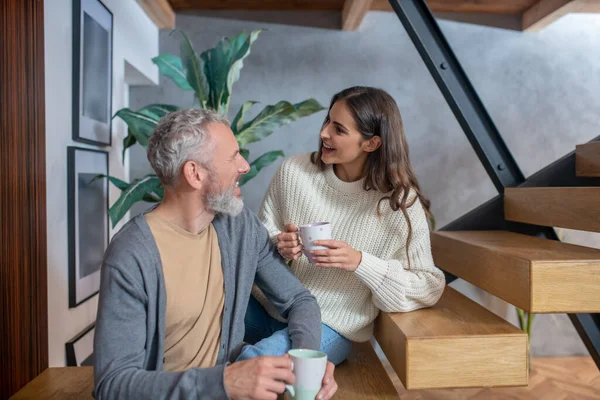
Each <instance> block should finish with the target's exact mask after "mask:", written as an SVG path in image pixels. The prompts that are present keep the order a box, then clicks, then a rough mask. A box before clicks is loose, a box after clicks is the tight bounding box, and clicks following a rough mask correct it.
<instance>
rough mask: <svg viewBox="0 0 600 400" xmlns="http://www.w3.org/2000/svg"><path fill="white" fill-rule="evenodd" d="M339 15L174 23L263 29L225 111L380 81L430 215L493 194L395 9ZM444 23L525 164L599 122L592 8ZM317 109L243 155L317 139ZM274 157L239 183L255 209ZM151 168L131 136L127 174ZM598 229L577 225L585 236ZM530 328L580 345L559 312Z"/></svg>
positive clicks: (197, 38)
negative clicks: (509, 23)
mask: <svg viewBox="0 0 600 400" xmlns="http://www.w3.org/2000/svg"><path fill="white" fill-rule="evenodd" d="M222 17H227V19H225V18H222ZM256 21H261V22H256ZM265 21H268V22H265ZM338 21H339V14H338V13H314V14H307V13H303V14H298V13H297V14H294V13H283V12H282V13H268V14H265V13H248V12H244V13H242V12H238V13H231V12H229V13H224V12H220V13H205V14H203V15H178V16H177V28H178V29H181V30H183V31H185V32H186V33H187V34H188V35H189V36H190V37H191V39H192V41H193V43H194V44H195V46H196V48H198V49H202V50H203V49H205V48H207V47H209V46H213V45H215V44H216V43H217V41H218V40H219V39H220V38H221V37H222V36H228V37H231V36H233V35H236V34H238V33H239V32H240V31H242V30H251V29H257V28H267V29H268V30H267V31H265V32H263V33H262V34H261V36H260V38H259V40H258V41H257V42H256V43H255V45H254V47H253V49H252V54H251V55H250V56H249V57H248V58H247V59H246V61H245V63H244V69H243V71H242V77H241V79H240V81H239V82H238V83H237V84H236V86H235V87H234V96H233V100H232V104H231V111H230V113H231V114H235V112H236V111H237V109H238V108H239V106H240V105H241V104H242V103H243V102H244V101H246V100H258V101H260V102H261V103H262V104H263V105H266V104H273V103H275V102H277V101H279V100H289V101H291V102H297V101H301V100H304V99H307V98H309V97H314V98H316V99H317V100H318V101H319V102H321V104H323V105H327V104H328V103H329V99H330V98H331V96H332V95H333V94H334V93H335V92H337V91H339V90H341V89H343V88H345V87H348V86H353V85H369V86H377V87H381V88H384V89H385V90H387V91H388V92H389V93H390V94H391V95H392V96H393V97H394V98H395V99H396V101H397V103H398V105H399V106H400V110H401V112H402V115H403V117H404V121H405V126H406V134H407V138H408V142H409V145H410V149H411V159H412V162H413V166H414V168H415V170H416V173H417V175H418V178H419V180H420V183H421V186H422V188H423V190H424V193H425V194H426V195H427V196H429V198H430V199H431V200H432V204H433V205H432V211H433V213H434V215H435V217H436V219H437V223H438V227H441V226H443V225H445V224H447V223H449V222H451V221H452V220H454V219H456V218H457V217H459V216H461V215H462V214H464V213H466V212H468V211H470V210H471V209H472V208H474V207H476V206H478V205H479V204H481V203H483V202H485V201H486V200H488V199H490V198H492V197H494V196H495V195H496V191H495V189H494V187H493V185H492V183H491V181H490V180H489V178H488V177H487V174H486V173H485V171H484V169H483V167H482V166H481V165H480V162H479V161H478V159H477V157H476V155H475V153H474V152H473V150H472V148H471V146H470V145H469V143H468V141H467V139H466V138H465V135H464V134H463V132H462V130H461V129H460V127H459V125H458V123H457V122H456V120H455V118H454V116H453V114H452V113H451V111H450V109H449V107H448V106H447V104H446V102H445V100H444V99H443V97H442V95H441V94H440V92H439V90H438V88H437V86H436V85H435V83H434V81H433V79H432V78H431V76H430V75H429V73H428V71H427V69H426V68H425V66H424V64H423V62H422V61H421V58H420V57H419V55H418V53H417V52H416V50H415V49H414V47H413V45H412V43H411V42H410V40H409V38H408V36H407V34H406V32H405V31H404V29H403V27H402V25H401V24H400V22H399V21H398V19H397V17H396V16H395V15H394V14H392V13H384V12H371V13H369V14H368V15H367V17H366V19H365V20H364V22H363V24H362V26H361V29H360V31H358V32H341V31H339V30H336V29H325V28H335V27H336V26H337V24H338ZM277 22H286V23H290V22H292V23H295V24H297V25H296V26H290V25H281V24H277ZM441 27H442V30H443V31H444V33H445V34H446V36H447V38H448V41H449V42H450V44H451V45H452V47H453V48H454V50H455V52H456V54H457V56H458V58H459V59H460V61H461V63H462V64H463V67H464V69H465V70H466V72H467V74H468V75H469V77H470V79H471V81H472V83H473V85H474V86H475V88H476V89H477V91H478V93H479V94H480V96H481V98H482V100H483V102H484V103H485V105H486V106H487V108H488V110H489V112H490V114H491V115H492V118H493V119H494V121H495V122H496V124H497V126H498V128H499V130H500V132H501V133H502V134H503V137H504V138H505V140H506V142H507V144H508V146H509V148H510V150H511V151H512V152H513V155H514V157H515V158H516V160H517V162H518V163H519V165H520V166H521V168H522V170H523V172H524V173H525V175H530V174H532V173H534V172H535V171H537V170H538V169H540V168H542V167H544V166H546V165H547V164H549V163H550V162H552V161H554V160H556V159H557V158H559V157H561V156H563V155H564V154H566V153H568V152H570V151H572V150H573V149H574V147H575V145H576V144H578V143H582V142H586V141H588V140H590V139H591V138H593V137H595V136H597V135H599V134H600V129H599V127H600V112H599V111H600V95H598V93H600V65H599V63H598V61H599V60H600V18H599V17H598V16H595V15H586V14H578V15H570V16H567V17H564V18H562V19H561V20H559V21H558V22H556V23H555V24H553V25H551V26H550V27H549V28H547V29H545V30H544V31H542V32H541V33H536V34H524V33H520V32H515V31H509V30H502V29H497V28H490V27H482V26H474V25H468V24H463V23H457V22H448V21H441ZM160 51H161V53H173V54H179V38H178V36H177V35H176V34H173V35H169V34H168V33H167V32H163V33H162V34H161V40H160ZM130 100H131V104H132V106H133V107H141V106H143V105H145V104H148V103H150V102H164V103H173V104H177V105H181V106H190V105H191V102H192V95H191V94H190V93H184V94H182V92H181V91H179V90H178V89H177V88H176V87H175V85H174V84H172V83H171V82H170V81H167V80H165V79H162V80H161V84H160V86H159V87H150V88H134V89H132V90H131V98H130ZM260 109H261V107H260V106H257V107H256V112H258V111H259V110H260ZM324 116H325V112H324V111H323V112H321V113H319V114H317V115H314V116H311V117H309V118H306V119H303V120H300V121H298V122H296V123H294V124H292V125H290V126H288V127H284V128H282V129H281V130H280V131H278V132H277V133H275V134H273V135H272V136H271V137H269V138H267V139H264V140H263V141H261V142H259V143H255V144H252V145H250V146H249V149H250V151H251V156H254V157H256V156H258V155H260V154H262V153H263V152H264V151H267V150H272V149H282V150H284V151H285V153H286V155H287V156H290V155H293V154H297V153H302V152H309V151H313V150H315V148H316V145H317V138H318V133H319V128H320V125H321V123H322V121H323V118H324ZM280 162H281V161H279V162H277V163H275V164H274V165H272V166H271V167H269V168H267V169H265V170H263V172H261V174H260V175H259V176H258V177H257V178H255V179H254V180H252V181H250V183H248V184H247V185H246V186H245V187H244V188H243V194H244V198H245V200H246V203H247V204H248V205H249V206H250V207H251V208H252V209H254V210H257V209H258V207H259V206H260V202H261V200H262V197H263V195H264V193H265V191H266V189H267V186H268V183H269V180H270V178H271V177H272V176H273V174H274V172H275V170H276V168H277V167H278V165H279V164H280ZM149 171H150V169H149V166H148V164H147V161H146V159H145V154H144V153H143V150H142V149H141V148H139V147H137V148H134V150H133V151H132V152H131V176H132V177H136V176H141V175H143V174H145V173H147V172H149ZM138 210H139V208H138ZM571 236H573V237H574V236H577V235H576V233H572V232H571ZM596 239H597V238H592V239H590V238H589V237H586V240H587V241H588V243H592V244H594V243H598V242H599V241H598V240H596ZM453 286H455V287H457V288H459V290H461V291H463V292H464V293H465V294H467V295H469V296H470V297H472V298H473V299H475V300H476V301H479V302H480V303H482V304H484V305H486V306H487V307H489V308H490V309H492V310H493V311H494V312H496V313H498V314H500V315H501V316H503V317H505V318H507V319H509V320H511V321H512V322H515V321H516V318H515V316H514V314H515V312H514V309H513V308H512V307H510V306H508V305H507V304H506V303H504V302H503V301H501V300H499V299H497V298H494V297H493V296H490V295H487V294H483V293H481V291H479V290H478V289H476V288H473V287H470V285H468V284H466V283H465V282H457V283H455V284H453ZM534 331H535V332H534V338H533V341H532V346H533V353H534V354H535V355H569V354H585V353H586V350H585V347H584V346H583V345H582V343H581V341H580V339H579V338H578V336H577V335H576V333H575V330H574V329H573V327H572V326H571V325H570V322H569V321H568V319H567V318H566V317H565V316H564V315H556V316H549V315H546V316H540V317H538V320H537V321H536V327H535V329H534Z"/></svg>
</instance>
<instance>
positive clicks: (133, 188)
mask: <svg viewBox="0 0 600 400" xmlns="http://www.w3.org/2000/svg"><path fill="white" fill-rule="evenodd" d="M121 182H122V181H121ZM117 187H118V186H117ZM159 188H160V180H159V179H158V177H157V176H156V175H147V176H145V177H144V178H142V179H136V180H135V181H133V182H132V183H131V184H129V186H127V187H126V188H125V189H122V192H121V197H119V199H118V200H117V201H116V202H115V204H113V206H112V207H111V208H110V209H109V210H108V215H109V216H110V220H111V222H112V226H113V228H114V226H115V225H116V224H117V223H118V222H119V221H120V220H121V219H122V218H123V216H124V215H125V214H126V213H127V211H129V209H130V208H131V206H132V205H134V204H135V203H137V202H138V201H141V200H144V198H145V197H146V196H148V195H151V194H152V193H155V192H156V191H157V190H158V189H159Z"/></svg>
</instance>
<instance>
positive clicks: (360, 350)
mask: <svg viewBox="0 0 600 400" xmlns="http://www.w3.org/2000/svg"><path fill="white" fill-rule="evenodd" d="M335 381H336V382H337V384H338V391H337V393H336V395H335V398H339V399H349V400H352V399H357V400H358V399H397V398H398V391H397V390H396V388H395V387H394V384H393V383H392V380H391V378H390V376H389V375H388V373H387V371H386V370H385V367H384V366H383V364H382V363H381V361H380V360H379V357H378V356H377V353H375V349H373V346H372V345H371V343H369V342H366V343H353V345H352V353H351V354H350V356H349V357H348V359H347V360H346V361H344V362H343V363H342V364H340V365H338V366H337V367H336V368H335Z"/></svg>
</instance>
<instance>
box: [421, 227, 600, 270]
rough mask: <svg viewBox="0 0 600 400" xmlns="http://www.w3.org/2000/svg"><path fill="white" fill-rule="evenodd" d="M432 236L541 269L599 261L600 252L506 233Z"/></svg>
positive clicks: (452, 233)
mask: <svg viewBox="0 0 600 400" xmlns="http://www.w3.org/2000/svg"><path fill="white" fill-rule="evenodd" d="M432 235H439V236H444V237H447V238H451V239H454V240H458V241H461V242H467V243H471V244H473V245H477V246H481V247H485V248H487V249H490V250H493V251H498V252H502V253H504V254H506V255H509V256H512V257H517V258H521V259H524V260H528V261H531V262H534V263H536V264H535V265H536V266H542V267H543V266H544V265H546V264H545V263H551V262H553V261H555V262H564V261H574V262H585V261H590V262H598V261H600V249H594V248H590V247H584V246H577V245H574V244H569V243H563V242H559V241H557V240H547V239H542V238H538V237H534V236H529V235H523V234H520V233H514V232H508V231H448V232H445V231H439V232H434V233H433V234H432Z"/></svg>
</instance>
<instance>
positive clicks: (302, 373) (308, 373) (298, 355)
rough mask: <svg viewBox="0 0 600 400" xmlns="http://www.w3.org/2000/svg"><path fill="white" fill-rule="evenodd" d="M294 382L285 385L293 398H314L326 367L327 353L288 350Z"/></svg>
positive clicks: (299, 399) (294, 399)
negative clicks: (294, 377)
mask: <svg viewBox="0 0 600 400" xmlns="http://www.w3.org/2000/svg"><path fill="white" fill-rule="evenodd" d="M288 354H289V355H290V357H291V359H292V371H293V372H294V375H295V376H296V383H294V384H293V385H286V389H287V391H288V392H289V394H290V396H291V398H292V399H293V400H315V398H316V397H317V394H319V391H320V390H321V386H322V385H323V377H324V376H325V369H326V368H327V354H325V353H323V352H320V351H316V350H305V349H294V350H290V351H288Z"/></svg>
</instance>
